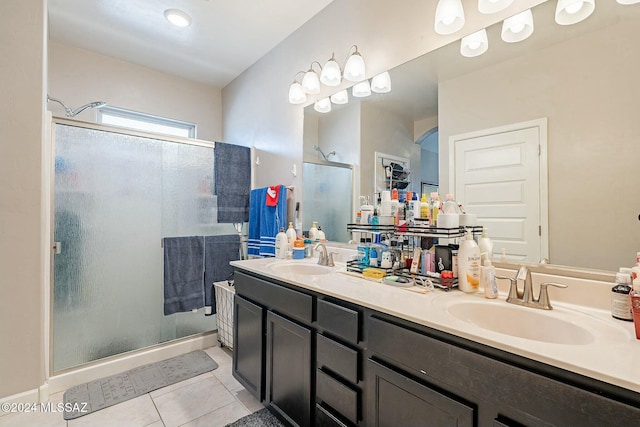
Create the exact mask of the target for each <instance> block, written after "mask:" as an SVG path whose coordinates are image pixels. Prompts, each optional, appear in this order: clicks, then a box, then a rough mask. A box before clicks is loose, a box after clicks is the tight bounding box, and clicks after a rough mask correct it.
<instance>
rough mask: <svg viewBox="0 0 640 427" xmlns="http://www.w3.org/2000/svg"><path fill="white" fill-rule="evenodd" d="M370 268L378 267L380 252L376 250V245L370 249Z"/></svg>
mask: <svg viewBox="0 0 640 427" xmlns="http://www.w3.org/2000/svg"><path fill="white" fill-rule="evenodd" d="M369 266H370V267H377V266H378V250H377V249H376V245H371V247H370V248H369Z"/></svg>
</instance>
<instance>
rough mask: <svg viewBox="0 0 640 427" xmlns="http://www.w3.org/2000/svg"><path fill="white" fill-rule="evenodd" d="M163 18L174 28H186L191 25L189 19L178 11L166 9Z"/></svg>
mask: <svg viewBox="0 0 640 427" xmlns="http://www.w3.org/2000/svg"><path fill="white" fill-rule="evenodd" d="M164 17H165V18H167V21H169V22H171V23H172V24H173V25H175V26H176V27H188V26H189V25H191V17H190V16H189V15H187V14H186V13H185V12H183V11H181V10H180V9H167V10H165V11H164Z"/></svg>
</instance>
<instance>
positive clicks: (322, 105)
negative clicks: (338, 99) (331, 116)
mask: <svg viewBox="0 0 640 427" xmlns="http://www.w3.org/2000/svg"><path fill="white" fill-rule="evenodd" d="M313 109H314V110H316V111H317V112H318V113H328V112H329V111H331V101H329V98H322V99H319V100H318V101H316V102H314V104H313Z"/></svg>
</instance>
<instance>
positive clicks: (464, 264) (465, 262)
mask: <svg viewBox="0 0 640 427" xmlns="http://www.w3.org/2000/svg"><path fill="white" fill-rule="evenodd" d="M480 269H481V265H480V248H478V244H477V243H476V242H475V240H473V234H471V230H467V235H466V236H465V238H464V240H463V241H462V244H461V245H460V249H459V250H458V289H460V290H461V291H463V292H477V291H478V288H479V287H480V273H481V271H480Z"/></svg>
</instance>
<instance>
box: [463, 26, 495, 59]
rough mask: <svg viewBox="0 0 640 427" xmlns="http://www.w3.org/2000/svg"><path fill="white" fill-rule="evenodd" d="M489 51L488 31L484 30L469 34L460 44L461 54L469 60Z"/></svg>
mask: <svg viewBox="0 0 640 427" xmlns="http://www.w3.org/2000/svg"><path fill="white" fill-rule="evenodd" d="M487 49H489V39H488V38H487V30H485V29H484V28H483V29H482V30H480V31H476V32H475V33H473V34H469V35H468V36H466V37H463V38H462V41H461V42H460V54H461V55H462V56H466V57H467V58H473V57H474V56H480V55H482V54H483V53H485V52H486V51H487Z"/></svg>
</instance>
